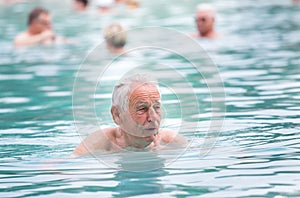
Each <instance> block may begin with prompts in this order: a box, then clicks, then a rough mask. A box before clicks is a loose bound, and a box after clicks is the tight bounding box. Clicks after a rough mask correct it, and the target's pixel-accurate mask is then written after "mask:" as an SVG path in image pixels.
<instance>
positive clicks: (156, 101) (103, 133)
mask: <svg viewBox="0 0 300 198" xmlns="http://www.w3.org/2000/svg"><path fill="white" fill-rule="evenodd" d="M161 111H162V110H161V97H160V93H159V91H158V85H157V83H156V82H154V81H152V80H150V79H149V78H148V77H147V76H146V75H141V74H136V75H133V76H131V77H129V78H127V79H124V80H122V81H121V82H120V83H119V84H118V85H116V86H115V88H114V91H113V94H112V106H111V115H112V118H113V120H114V122H115V123H116V124H117V125H118V127H111V128H106V129H101V130H99V131H96V132H94V133H92V134H90V135H89V136H88V137H87V138H85V139H84V140H83V141H82V142H81V143H80V144H79V145H78V146H77V147H76V149H75V150H74V151H73V153H72V156H82V155H88V154H91V153H94V152H96V151H97V150H106V151H121V150H122V149H126V148H130V147H132V148H138V149H154V148H159V147H160V146H161V145H162V144H167V143H178V144H185V143H186V140H185V139H184V137H183V136H181V135H179V134H177V133H175V132H174V131H171V130H168V129H160V122H161V118H162V112H161Z"/></svg>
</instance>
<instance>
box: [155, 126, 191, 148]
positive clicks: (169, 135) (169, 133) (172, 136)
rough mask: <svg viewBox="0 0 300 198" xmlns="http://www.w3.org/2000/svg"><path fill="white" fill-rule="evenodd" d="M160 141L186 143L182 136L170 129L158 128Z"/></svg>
mask: <svg viewBox="0 0 300 198" xmlns="http://www.w3.org/2000/svg"><path fill="white" fill-rule="evenodd" d="M159 133H160V137H161V141H162V142H164V143H179V144H186V143H187V141H186V139H185V138H184V136H182V135H180V134H178V133H177V132H175V131H173V130H170V129H160V132H159Z"/></svg>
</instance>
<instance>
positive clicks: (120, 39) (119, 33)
mask: <svg viewBox="0 0 300 198" xmlns="http://www.w3.org/2000/svg"><path fill="white" fill-rule="evenodd" d="M104 38H105V40H106V42H108V43H109V44H110V45H111V46H112V47H114V48H122V47H124V46H125V44H126V39H127V34H126V32H125V28H124V27H123V26H122V25H121V24H119V23H112V24H110V25H108V26H107V27H105V28H104Z"/></svg>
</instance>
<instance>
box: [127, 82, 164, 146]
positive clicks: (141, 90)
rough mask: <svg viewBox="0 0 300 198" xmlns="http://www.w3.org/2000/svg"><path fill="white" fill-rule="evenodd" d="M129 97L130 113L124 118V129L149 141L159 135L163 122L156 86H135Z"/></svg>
mask: <svg viewBox="0 0 300 198" xmlns="http://www.w3.org/2000/svg"><path fill="white" fill-rule="evenodd" d="M132 89H133V90H132V92H131V94H130V95H129V97H128V100H129V101H128V112H125V113H124V115H123V116H122V121H121V123H122V125H121V127H122V129H123V130H124V131H125V132H127V133H129V134H130V135H133V136H136V137H140V138H146V139H147V137H148V139H149V141H151V140H153V137H154V136H155V135H156V134H157V133H158V129H159V126H160V121H161V101H160V94H159V92H158V90H157V87H156V86H153V85H149V84H143V85H136V86H133V88H132Z"/></svg>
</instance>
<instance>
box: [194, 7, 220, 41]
mask: <svg viewBox="0 0 300 198" xmlns="http://www.w3.org/2000/svg"><path fill="white" fill-rule="evenodd" d="M215 20H216V12H215V10H214V8H213V7H212V6H211V5H209V4H199V5H198V6H197V8H196V16H195V23H196V27H197V30H198V32H197V33H196V35H195V37H205V38H211V39H214V38H218V37H220V34H219V33H217V32H216V31H215V29H214V24H215Z"/></svg>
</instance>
